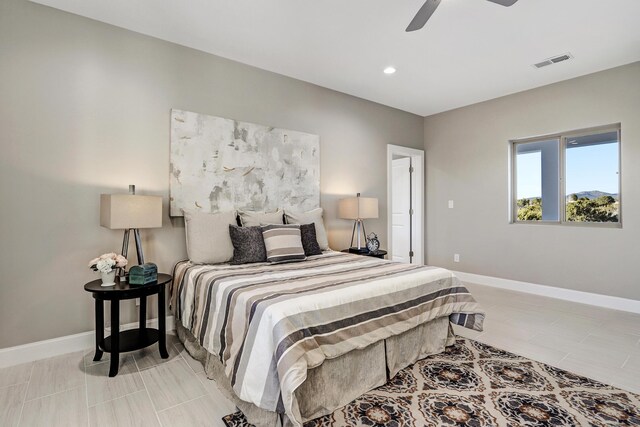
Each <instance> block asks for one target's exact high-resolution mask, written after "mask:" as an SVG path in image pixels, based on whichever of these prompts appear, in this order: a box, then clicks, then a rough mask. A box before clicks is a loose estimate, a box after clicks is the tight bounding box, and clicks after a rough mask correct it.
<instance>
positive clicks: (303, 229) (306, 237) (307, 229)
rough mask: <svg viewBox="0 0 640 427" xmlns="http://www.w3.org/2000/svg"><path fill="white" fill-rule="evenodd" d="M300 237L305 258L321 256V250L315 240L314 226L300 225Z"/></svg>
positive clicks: (312, 224)
mask: <svg viewBox="0 0 640 427" xmlns="http://www.w3.org/2000/svg"><path fill="white" fill-rule="evenodd" d="M300 236H301V237H302V247H303V248H304V254H305V255H306V256H312V255H322V249H320V245H319V244H318V239H317V238H316V225H315V224H314V223H311V224H302V225H300Z"/></svg>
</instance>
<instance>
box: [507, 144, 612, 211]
mask: <svg viewBox="0 0 640 427" xmlns="http://www.w3.org/2000/svg"><path fill="white" fill-rule="evenodd" d="M517 162H518V165H517V174H518V176H517V183H518V184H517V193H518V199H522V198H530V197H540V196H541V194H542V191H541V181H542V173H541V170H540V152H533V153H524V154H518V156H517ZM566 162H567V164H566V178H567V188H566V194H567V195H569V194H573V193H579V192H581V191H593V190H599V191H604V192H606V193H614V194H617V193H618V144H617V143H616V144H601V145H591V146H586V147H576V148H567V154H566Z"/></svg>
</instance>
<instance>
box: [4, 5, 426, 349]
mask: <svg viewBox="0 0 640 427" xmlns="http://www.w3.org/2000/svg"><path fill="white" fill-rule="evenodd" d="M300 60H304V58H300ZM171 108H180V109H184V110H190V111H196V112H201V113H206V114H212V115H217V116H223V117H229V118H235V119H240V120H244V121H250V122H255V123H261V124H267V125H272V126H277V127H283V128H288V129H295V130H300V131H304V132H310V133H315V134H319V135H320V137H321V175H322V178H321V191H322V200H321V204H322V206H323V207H324V208H325V209H326V223H327V226H328V228H329V230H330V231H329V236H330V243H331V245H332V246H333V247H334V248H337V249H340V248H343V247H346V246H347V245H348V242H349V238H350V231H351V228H350V227H351V224H350V223H349V222H348V221H343V220H339V219H336V210H337V206H336V202H337V199H338V198H339V197H341V196H344V195H351V194H354V193H356V192H358V191H359V192H361V193H362V194H363V195H366V196H372V197H378V198H379V199H380V214H381V218H380V219H379V220H377V221H368V222H367V229H368V230H372V231H376V232H377V233H378V234H379V235H380V237H381V238H382V242H383V243H382V245H383V246H386V144H388V143H393V144H398V145H405V146H410V147H413V148H422V146H423V141H424V140H423V118H422V117H418V116H415V115H412V114H408V113H404V112H401V111H399V110H395V109H392V108H388V107H384V106H381V105H378V104H374V103H371V102H368V101H364V100H361V99H358V98H354V97H351V96H347V95H344V94H341V93H338V92H334V91H331V90H327V89H323V88H320V87H318V86H314V85H311V84H307V83H304V82H301V81H297V80H294V79H291V78H287V77H284V76H280V75H277V74H273V73H269V72H266V71H262V70H259V69H256V68H252V67H249V66H246V65H242V64H239V63H236V62H232V61H228V60H225V59H222V58H219V57H215V56H212V55H209V54H205V53H202V52H198V51H195V50H192V49H187V48H184V47H180V46H177V45H174V44H170V43H166V42H162V41H159V40H156V39H153V38H150V37H146V36H142V35H139V34H135V33H132V32H129V31H125V30H122V29H118V28H115V27H112V26H109V25H105V24H101V23H98V22H95V21H91V20H89V19H85V18H81V17H77V16H74V15H70V14H67V13H63V12H60V11H56V10H54V9H49V8H47V7H43V6H39V5H35V4H32V3H29V2H27V1H26V0H3V1H2V2H0V142H1V144H2V155H1V156H0V165H1V167H0V200H1V201H2V217H1V220H0V233H1V234H0V265H1V266H2V270H1V274H0V281H1V282H0V348H3V347H8V346H14V345H18V344H23V343H28V342H33V341H38V340H43V339H48V338H54V337H58V336H64V335H68V334H74V333H78V332H83V331H87V330H91V329H92V328H93V300H92V298H91V296H90V295H89V294H87V293H86V292H84V291H83V289H82V285H83V284H84V283H85V282H86V281H88V280H91V279H93V278H95V277H96V276H95V274H93V273H92V272H90V271H89V270H88V268H86V263H87V261H88V260H89V259H91V258H92V257H94V256H95V255H99V254H101V253H103V252H106V251H117V250H118V249H119V245H120V242H121V239H122V237H121V233H120V232H116V231H111V230H107V229H104V228H101V227H100V226H99V217H98V215H99V213H98V211H99V197H100V193H103V192H116V191H123V192H126V190H127V185H128V184H136V185H137V188H138V192H139V193H140V194H156V195H161V196H163V197H164V202H165V214H164V227H163V228H162V229H157V230H149V231H143V234H144V239H145V242H144V246H145V255H146V258H147V259H148V260H149V261H154V262H156V263H157V264H158V265H159V267H160V269H161V270H162V271H169V269H170V268H171V267H172V265H173V263H174V262H175V261H177V260H179V259H182V258H184V257H185V256H186V252H185V243H184V228H183V225H182V221H173V223H172V221H171V220H170V219H169V217H168V215H167V210H166V203H167V197H168V185H169V112H170V109H171ZM132 260H133V257H132ZM134 314H135V306H134V305H133V303H129V304H128V305H126V306H124V307H123V321H124V322H130V321H132V320H133V319H134V317H133V316H134Z"/></svg>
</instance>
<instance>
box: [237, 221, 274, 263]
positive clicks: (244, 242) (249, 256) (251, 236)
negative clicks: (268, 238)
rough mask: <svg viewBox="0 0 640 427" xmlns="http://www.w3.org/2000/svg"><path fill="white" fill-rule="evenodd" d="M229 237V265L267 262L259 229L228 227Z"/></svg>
mask: <svg viewBox="0 0 640 427" xmlns="http://www.w3.org/2000/svg"><path fill="white" fill-rule="evenodd" d="M229 235H230V236H231V243H232V244H233V258H232V259H231V264H234V265H238V264H249V263H252V262H267V250H266V249H265V247H264V239H263V237H262V229H261V228H260V227H238V226H237V225H229Z"/></svg>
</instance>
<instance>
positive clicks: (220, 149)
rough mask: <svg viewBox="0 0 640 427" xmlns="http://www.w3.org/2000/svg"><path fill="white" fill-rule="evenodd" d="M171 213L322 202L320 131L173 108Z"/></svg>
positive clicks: (305, 205)
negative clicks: (317, 133) (298, 129)
mask: <svg viewBox="0 0 640 427" xmlns="http://www.w3.org/2000/svg"><path fill="white" fill-rule="evenodd" d="M170 173H171V175H170V215H171V216H182V209H185V210H194V211H201V212H221V211H229V210H234V209H240V210H252V211H263V210H264V211H273V210H275V209H277V208H284V209H287V208H288V209H294V210H296V211H306V210H310V209H313V208H317V207H318V206H319V205H320V137H319V136H318V135H312V134H308V133H303V132H297V131H292V130H285V129H278V128H273V127H269V126H263V125H257V124H253V123H247V122H241V121H237V120H231V119H225V118H222V117H215V116H208V115H205V114H198V113H192V112H188V111H181V110H171V164H170Z"/></svg>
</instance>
